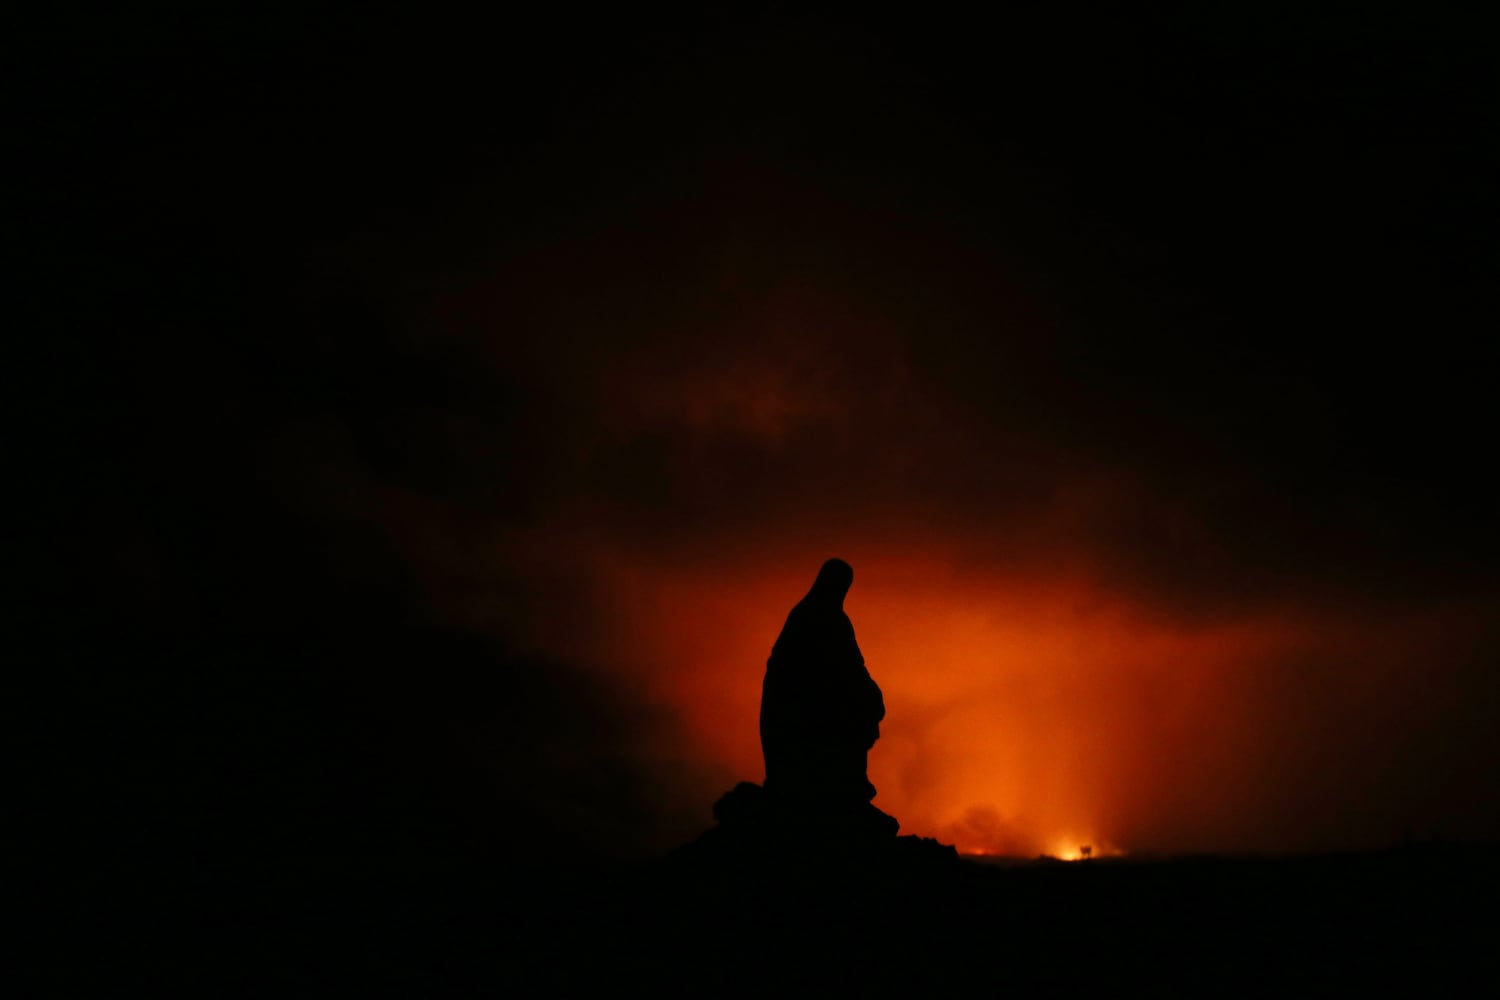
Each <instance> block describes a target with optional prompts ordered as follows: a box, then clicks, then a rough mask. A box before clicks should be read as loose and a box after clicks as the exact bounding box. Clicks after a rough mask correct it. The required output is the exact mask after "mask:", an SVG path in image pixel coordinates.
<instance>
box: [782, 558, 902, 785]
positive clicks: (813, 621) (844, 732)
mask: <svg viewBox="0 0 1500 1000" xmlns="http://www.w3.org/2000/svg"><path fill="white" fill-rule="evenodd" d="M853 578H854V574H853V570H851V569H850V568H849V565H848V564H847V563H845V562H843V561H841V560H838V559H830V560H829V561H828V562H827V563H825V564H824V565H823V569H822V571H820V572H819V574H818V579H817V581H816V582H814V584H813V587H812V590H810V591H809V592H808V594H807V596H806V597H804V598H803V599H802V600H801V601H800V602H798V604H797V606H796V607H794V608H793V609H792V611H791V614H789V615H788V616H787V619H786V625H785V626H784V627H783V628H782V630H781V635H780V637H778V638H777V640H776V644H775V645H774V646H773V647H772V648H771V656H770V659H769V660H768V661H767V663H766V677H765V683H764V686H763V688H762V692H761V703H760V741H761V750H762V752H763V753H764V754H765V759H766V791H767V793H769V794H774V795H776V796H778V797H785V798H794V799H798V800H802V801H805V802H807V803H809V804H819V805H824V806H830V807H839V806H858V805H862V804H864V803H868V802H869V801H870V799H872V798H874V797H875V787H874V786H873V785H871V784H870V782H869V779H868V778H867V777H866V775H865V768H866V760H867V755H868V753H869V750H870V748H871V747H872V746H874V745H875V741H876V740H877V739H879V738H880V722H881V720H882V719H884V718H885V702H884V699H883V698H882V697H881V694H880V688H879V686H878V685H876V683H875V681H874V680H873V679H872V678H871V677H870V673H869V671H868V670H866V669H865V658H864V656H863V654H861V653H860V650H859V643H858V642H857V641H856V640H855V638H854V626H853V624H852V623H851V622H850V621H849V616H848V615H846V614H845V613H844V597H845V595H846V594H847V593H848V590H849V585H850V584H851V583H852V582H853Z"/></svg>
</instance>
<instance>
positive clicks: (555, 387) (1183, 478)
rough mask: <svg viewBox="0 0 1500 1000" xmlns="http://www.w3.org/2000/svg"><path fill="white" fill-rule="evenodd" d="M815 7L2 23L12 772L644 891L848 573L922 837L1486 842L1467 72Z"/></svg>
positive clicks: (131, 819)
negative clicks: (14, 630) (642, 873)
mask: <svg viewBox="0 0 1500 1000" xmlns="http://www.w3.org/2000/svg"><path fill="white" fill-rule="evenodd" d="M798 6H799V5H786V6H785V7H777V6H774V5H773V6H770V7H766V8H752V9H747V10H745V11H742V12H738V13H714V14H704V13H695V14H693V15H691V16H675V15H670V16H669V15H665V14H663V15H654V16H646V15H643V14H640V13H639V12H631V13H629V14H622V13H616V14H614V15H610V16H609V17H607V18H604V19H600V18H598V17H596V16H594V15H590V14H586V13H584V12H581V11H578V12H572V13H566V14H564V13H558V14H557V15H555V16H553V17H550V18H546V17H543V16H542V15H528V16H523V17H520V18H518V17H517V15H516V14H515V13H514V12H512V11H509V10H506V9H503V8H502V7H500V6H497V7H495V8H494V9H493V10H492V11H491V12H490V13H489V14H487V15H483V16H479V17H475V16H473V15H469V16H467V17H464V18H460V17H458V16H456V15H455V16H449V15H448V14H446V13H443V12H441V11H440V9H439V8H438V7H437V6H429V5H422V6H421V8H420V10H419V11H418V10H416V9H415V8H414V9H413V10H407V11H398V10H396V9H395V8H393V7H389V6H385V5H360V6H359V7H357V8H355V9H353V10H351V11H349V12H346V13H339V12H337V11H335V10H332V9H325V8H324V7H322V6H320V5H317V4H294V5H285V7H284V9H282V8H278V7H277V6H276V5H251V6H246V7H244V8H243V9H242V10H239V11H238V12H235V13H226V12H225V11H223V10H219V11H216V12H214V13H204V11H203V10H202V9H200V7H199V5H181V6H180V7H178V8H176V9H173V8H172V7H170V6H167V5H160V6H158V5H150V4H148V5H145V6H144V7H141V6H139V5H126V7H124V8H121V9H120V10H115V11H110V12H106V13H101V14H97V15H86V14H80V13H76V12H75V13H72V14H52V15H45V16H46V17H48V18H49V20H48V22H47V23H45V24H44V23H35V24H32V25H30V26H27V27H26V28H25V30H24V31H22V33H21V36H20V37H22V39H23V40H24V41H25V43H26V44H25V46H24V48H25V49H26V52H27V57H26V59H25V60H24V62H23V64H22V77H23V80H22V90H23V93H24V95H25V98H26V104H27V105H28V106H29V111H28V113H27V114H26V115H25V116H23V120H22V121H21V122H20V125H19V128H18V130H17V131H16V132H14V133H13V135H12V139H13V141H16V142H17V144H18V147H19V148H20V149H21V151H22V153H23V156H22V158H21V159H22V162H23V165H24V166H25V167H26V169H27V171H28V173H27V176H26V178H25V182H24V184H23V185H17V186H16V187H15V188H14V189H13V192H12V193H13V195H16V196H18V197H19V200H20V201H21V202H22V207H21V210H20V213H19V218H18V221H17V222H16V223H15V228H14V231H15V232H17V233H18V234H19V236H20V241H19V245H20V247H21V251H20V254H19V256H18V261H17V263H15V264H14V265H13V268H12V272H11V273H12V278H13V279H14V280H15V281H16V286H15V287H16V289H17V298H16V300H15V302H14V303H13V309H14V310H16V311H17V312H18V313H19V315H20V317H21V320H22V323H21V324H20V327H21V328H23V329H24V330H25V332H24V333H23V334H22V336H21V338H20V339H21V340H22V341H23V342H24V344H25V345H26V346H24V347H22V348H21V351H22V356H23V357H26V358H30V357H32V356H33V354H34V355H35V356H36V358H37V359H38V360H39V361H40V364H37V365H35V366H29V367H28V369H27V370H34V371H35V372H36V373H37V374H36V376H35V377H28V378H27V379H26V382H27V386H26V388H25V390H24V391H23V393H22V395H21V397H20V398H21V399H22V400H23V402H24V412H23V414H22V417H21V419H20V421H19V423H18V424H17V425H15V429H16V430H17V431H18V433H17V434H16V437H18V438H19V443H20V447H21V451H22V460H23V461H24V462H27V463H31V464H33V465H34V467H35V469H36V470H37V471H36V473H35V474H34V475H28V476H27V477H26V478H25V482H26V485H25V486H24V487H23V489H24V492H25V496H26V497H27V498H28V499H29V500H32V501H34V504H35V510H36V513H35V515H34V516H33V518H32V519H31V520H30V521H29V523H28V524H27V525H26V527H25V528H24V529H23V530H21V531H20V532H19V533H18V534H19V540H20V545H21V547H22V549H23V550H24V551H23V554H24V555H25V556H29V557H32V558H29V559H28V560H27V562H26V565H27V566H35V567H36V568H35V569H34V570H28V571H27V572H26V573H25V574H24V578H23V579H22V580H21V581H20V585H21V593H22V598H21V600H20V601H19V602H17V606H19V607H20V608H22V611H23V615H24V617H25V619H26V621H27V624H28V625H29V626H30V628H31V630H32V632H31V634H35V635H37V636H38V637H39V641H38V642H37V644H36V646H35V649H36V652H35V654H34V655H30V658H29V660H28V662H31V663H34V664H35V670H34V673H35V675H36V676H38V677H44V678H46V679H47V680H50V681H56V682H58V683H54V684H52V685H50V686H49V689H50V690H51V691H52V693H51V694H50V695H49V698H50V705H51V707H53V708H54V709H56V711H55V712H52V713H47V715H46V717H45V718H43V717H40V716H39V717H38V718H37V719H36V720H35V721H32V720H25V721H22V722H21V724H20V729H19V731H20V732H21V734H22V736H23V738H24V739H25V740H26V741H28V742H27V745H28V746H29V747H30V751H29V752H30V753H31V754H32V759H34V760H37V761H39V762H41V763H42V764H43V765H44V766H43V767H41V768H38V769H37V771H36V773H37V774H38V775H39V777H38V778H37V783H38V784H39V785H46V786H48V787H57V788H65V789H67V795H68V797H69V801H70V802H71V803H72V804H73V807H74V808H76V809H79V810H80V814H81V815H87V816H88V817H89V825H90V826H96V825H97V826H108V827H110V828H111V829H115V830H118V831H119V833H118V837H119V839H120V841H121V843H122V844H126V845H127V846H129V845H133V846H135V847H138V848H141V849H144V850H146V851H148V852H160V853H162V854H167V853H180V852H182V851H184V850H201V851H203V852H204V853H205V856H208V855H211V854H212V853H213V852H214V851H215V850H216V849H217V848H218V847H221V846H223V845H224V844H230V845H234V846H236V847H240V848H243V847H244V846H245V845H254V848H255V850H256V851H258V852H264V853H266V854H268V855H272V856H278V857H287V856H293V855H295V856H298V857H327V858H333V857H339V858H347V857H349V856H351V855H358V854H359V853H360V852H361V851H364V852H367V853H369V854H371V855H376V854H378V855H381V856H383V857H390V856H391V854H392V851H391V848H392V845H403V846H405V847H408V848H410V850H411V852H412V854H413V856H415V855H416V854H418V853H420V852H422V851H431V852H433V853H437V854H442V853H444V852H446V851H447V850H448V848H449V846H451V845H452V844H457V843H462V844H465V845H467V847H466V848H465V849H466V850H472V851H478V852H494V853H499V854H505V853H507V852H516V851H526V852H532V853H533V854H535V853H538V852H540V853H542V854H547V855H549V856H550V855H552V854H559V855H561V854H569V855H586V856H618V857H639V856H642V855H644V854H646V853H649V852H651V851H656V850H660V849H664V848H666V847H670V846H672V845H673V844H675V843H680V842H682V841H683V840H685V839H687V838H689V837H691V836H692V835H693V834H695V833H696V832H697V831H698V830H700V829H701V828H703V827H704V826H706V825H708V823H709V822H710V814H709V808H710V806H711V804H712V802H713V800H714V799H715V798H716V797H717V796H718V795H719V794H721V793H722V792H723V791H725V790H727V789H728V788H729V787H730V786H731V785H732V784H733V783H734V782H735V781H736V780H740V779H749V780H759V779H760V778H761V775H762V772H761V762H760V756H759V745H758V742H757V733H756V723H755V719H756V710H757V705H758V699H759V693H760V683H761V678H762V674H763V671H764V665H765V658H766V656H767V654H768V653H769V650H770V646H771V643H772V641H773V640H774V639H775V637H776V634H777V632H778V630H779V629H780V627H781V624H782V622H783V620H784V618H785V615H786V613H787V611H788V610H789V609H790V608H791V606H792V605H793V604H794V603H795V602H796V601H797V600H798V599H799V598H800V597H801V596H802V595H803V594H804V593H805V592H806V589H807V587H808V586H809V585H810V584H811V582H812V579H813V577H814V575H815V574H816V572H817V569H818V566H819V565H820V564H821V563H822V561H823V560H824V559H826V558H828V557H830V556H840V557H842V558H844V559H846V560H848V561H849V562H850V563H851V564H852V565H853V567H854V570H855V583H854V587H853V590H852V591H851V593H850V597H849V601H848V605H847V609H848V611H849V613H850V616H851V618H852V620H853V623H854V626H855V629H856V632H857V634H858V636H859V640H860V643H861V646H862V648H863V651H864V655H865V657H866V660H867V663H868V666H869V668H870V671H871V673H872V675H873V676H874V677H875V679H876V680H877V681H878V682H879V683H880V684H881V686H882V687H883V689H884V691H885V699H886V704H887V707H888V713H889V714H888V717H887V720H886V723H885V724H884V726H883V730H882V733H883V735H882V739H881V741H880V743H879V744H877V746H876V748H875V749H874V751H873V752H872V754H871V778H872V780H873V781H874V783H875V784H876V786H877V787H878V788H879V790H880V793H879V797H878V798H877V799H876V805H878V806H880V807H881V808H883V809H885V810H886V811H887V812H890V813H893V814H894V815H896V816H897V817H898V818H899V819H901V821H902V824H903V832H907V833H920V834H924V835H928V836H938V837H941V838H942V839H944V840H945V841H948V842H953V843H957V844H958V846H959V847H960V848H961V849H963V850H966V851H985V852H992V853H1010V854H1020V855H1027V856H1032V855H1035V854H1037V853H1041V852H1048V853H1053V854H1064V855H1066V854H1067V853H1069V852H1070V851H1072V850H1073V849H1074V848H1075V847H1076V846H1077V845H1079V844H1085V843H1088V844H1092V845H1095V849H1096V851H1099V852H1100V853H1107V852H1111V851H1119V852H1129V853H1132V854H1141V853H1153V852H1166V853H1171V852H1184V851H1215V852H1217V851H1222V852H1236V851H1263V852H1290V851H1307V850H1347V849H1361V848H1370V847H1380V846H1387V845H1393V844H1398V843H1403V842H1410V841H1454V840H1458V841H1474V840H1486V839H1493V838H1495V837H1497V836H1500V798H1497V796H1496V794H1495V789H1496V787H1497V779H1500V726H1497V724H1496V723H1497V721H1500V672H1497V671H1500V632H1497V627H1496V610H1497V595H1500V574H1497V571H1500V533H1497V530H1496V526H1495V514H1494V512H1495V510H1496V506H1497V499H1500V498H1497V495H1496V490H1495V487H1494V485H1493V484H1492V482H1491V480H1492V478H1493V477H1492V470H1491V466H1492V465H1493V463H1494V456H1493V452H1494V445H1493V440H1492V439H1493V436H1494V434H1493V432H1494V425H1495V421H1494V419H1493V413H1494V384H1495V378H1496V372H1497V360H1500V358H1497V350H1496V347H1495V337H1494V331H1495V330H1496V329H1500V323H1497V317H1496V315H1495V313H1496V309H1495V287H1496V286H1495V272H1496V265H1497V263H1500V255H1497V242H1496V237H1497V233H1500V193H1497V181H1496V178H1497V177H1500V121H1497V118H1496V107H1497V105H1496V101H1495V96H1496V94H1497V93H1500V87H1497V80H1496V70H1495V67H1496V62H1495V59H1494V57H1493V45H1492V44H1491V43H1492V40H1493V35H1492V34H1490V33H1489V32H1488V31H1487V30H1486V29H1485V26H1483V25H1481V24H1478V23H1475V22H1473V21H1472V20H1466V19H1464V18H1461V17H1459V16H1458V15H1456V14H1454V13H1453V12H1451V11H1445V10H1444V9H1443V8H1442V5H1434V4H1423V5H1420V6H1419V5H1409V6H1407V7H1404V8H1399V9H1398V8H1391V9H1389V10H1385V9H1382V10H1375V9H1372V8H1371V7H1370V6H1369V5H1364V4H1347V5H1317V4H1313V5H1309V4H1302V3H1298V4H1292V3H1285V4H1282V3H1255V4H1249V3H1244V4H1227V5H1226V4H1217V5H1212V6H1213V10H1212V11H1206V10H1203V9H1200V5H1181V6H1180V8H1179V9H1177V10H1175V11H1172V12H1170V13H1158V14H1153V15H1145V14H1141V13H1138V12H1130V11H1123V10H1122V11H1116V12H1114V13H1109V14H1101V13H1099V12H1098V11H1094V10H1091V9H1084V8H1080V7H1075V6H1072V5H1060V4H1043V5H1035V6H1031V5H1021V6H1019V7H1017V8H1016V9H1015V10H1013V11H1011V12H1009V13H997V14H993V15H992V16H991V17H990V18H989V19H988V20H983V21H976V20H971V19H969V18H968V17H961V16H958V15H957V14H949V15H944V14H940V13H937V12H936V11H932V12H929V11H928V9H927V8H925V7H924V8H921V10H918V9H917V8H915V7H913V8H910V9H909V10H908V11H907V12H906V13H905V14H904V15H899V16H898V15H891V16H886V15H873V14H870V13H868V12H863V13H859V14H857V15H855V14H851V15H849V16H845V17H833V16H827V17H812V16H806V15H801V14H799V13H797V9H798ZM28 467H31V466H30V465H29V466H28ZM43 775H44V777H43ZM434 845H437V846H434ZM239 853H244V852H243V851H241V852H239ZM398 853H399V852H398ZM444 856H446V854H445V855H444Z"/></svg>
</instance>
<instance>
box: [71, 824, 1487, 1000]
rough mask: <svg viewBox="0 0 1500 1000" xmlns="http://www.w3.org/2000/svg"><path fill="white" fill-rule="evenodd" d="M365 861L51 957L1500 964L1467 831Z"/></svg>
mask: <svg viewBox="0 0 1500 1000" xmlns="http://www.w3.org/2000/svg"><path fill="white" fill-rule="evenodd" d="M355 867H356V868H359V870H353V869H345V870H339V869H338V867H337V865H333V864H330V865H329V866H327V867H326V869H324V870H322V872H321V874H320V875H318V876H317V877H312V878H310V877H309V874H308V871H307V870H303V871H302V872H301V873H300V874H297V873H295V872H294V871H293V870H292V868H291V867H286V868H283V869H281V870H282V871H283V875H282V876H281V877H278V876H277V874H276V870H277V866H274V865H273V866H268V867H267V868H266V869H264V871H263V872H262V877H260V878H258V879H256V880H255V881H254V883H253V884H249V883H245V884H240V885H238V886H237V887H236V888H234V889H233V890H232V891H228V890H227V887H225V886H223V885H216V884H215V880H214V879H213V877H212V874H213V873H211V872H204V873H202V879H201V881H200V882H199V883H198V884H197V888H196V889H194V888H193V887H191V886H183V885H179V886H178V888H177V889H175V890H171V893H175V894H176V895H175V898H165V897H164V898H158V899H155V900H153V902H154V903H155V904H157V905H156V906H155V907H154V909H153V910H150V911H142V912H139V913H135V914H129V913H121V912H114V909H113V908H112V906H111V905H110V903H109V901H107V900H106V901H95V903H94V904H92V912H90V913H87V914H86V915H85V916H86V921H85V922H86V923H90V924H91V925H92V926H91V927H90V928H89V930H90V932H89V933H86V934H84V935H82V936H81V937H80V938H79V939H78V944H77V946H76V947H74V948H71V949H68V953H66V954H64V955H60V956H57V958H55V959H49V962H50V963H51V968H50V975H49V979H51V980H52V982H53V983H54V984H55V985H60V986H62V987H64V991H65V992H67V993H70V994H74V995H82V994H84V993H93V992H99V993H101V994H117V995H119V994H123V992H124V991H126V990H127V989H139V988H143V987H144V988H147V989H154V990H162V989H169V988H177V987H187V988H189V989H190V990H192V991H193V992H197V993H199V994H200V995H205V996H208V995H215V996H218V995H226V994H231V993H249V994H254V995H265V996H288V995H344V994H350V995H360V994H366V995H368V994H371V993H377V994H394V995H404V996H412V997H418V996H433V995H464V996H471V995H486V994H494V995H527V994H532V993H563V994H582V993H590V994H596V995H597V994H608V993H613V992H615V991H630V992H632V993H635V992H639V991H641V990H649V991H650V992H648V993H646V994H645V995H650V993H672V994H677V993H687V994H693V995H703V996H708V995H718V994H735V995H744V994H773V993H774V994H778V995H779V994H781V993H787V994H791V995H803V994H805V993H807V992H808V991H810V990H811V991H817V992H828V993H834V994H836V995H861V994H897V995H907V996H924V995H934V994H969V993H999V992H1001V991H1005V992H1015V991H1020V992H1021V993H1022V994H1023V995H1025V994H1034V993H1059V994H1071V995H1102V991H1114V990H1120V989H1126V988H1132V989H1134V988H1141V989H1147V990H1151V991H1154V992H1161V991H1166V992H1167V994H1168V995H1223V994H1225V993H1233V994H1261V995H1272V994H1277V995H1280V994H1285V993H1291V994H1294V995H1306V994H1325V993H1349V992H1353V991H1365V990H1374V989H1387V988H1392V987H1394V988H1398V989H1401V990H1403V991H1418V990H1420V991H1421V992H1422V993H1423V994H1428V993H1429V991H1433V990H1439V991H1442V992H1444V993H1445V994H1446V993H1450V992H1452V993H1458V992H1461V993H1462V994H1465V995H1467V994H1471V993H1472V994H1474V995H1494V991H1495V989H1496V987H1500V936H1497V929H1500V928H1497V920H1496V890H1497V888H1500V864H1497V858H1496V856H1495V855H1494V854H1493V853H1491V852H1489V851H1486V850H1481V849H1474V848H1462V849H1460V848H1403V849H1400V850H1393V851H1388V852H1381V853H1373V854H1363V855H1343V856H1325V857H1299V858H1290V859H1274V860H1273V859H1227V858H1191V859H1174V860H1163V861H1129V860H1122V861H1111V860H1094V861H1089V862H1074V863H1063V862H1044V861H1043V862H1036V863H1031V864H1023V865H1015V866H1006V867H999V866H993V865H985V864H981V863H977V862H970V861H954V862H951V863H941V862H940V861H939V860H938V859H926V858H924V859H922V860H921V861H920V862H919V863H915V864H908V863H901V864H888V863H886V862H884V861H879V860H876V861H872V860H870V859H868V858H865V859H859V858H848V857H843V858H830V859H816V860H815V859H813V858H810V857H800V858H797V859H790V860H789V859H782V860H780V861H778V862H776V863H775V864H774V865H770V864H756V865H723V864H718V863H708V864H700V863H681V862H680V859H678V860H675V861H674V860H669V861H661V862H655V863H652V864H648V865H640V866H630V867H622V866H616V867H609V868H600V867H597V866H573V867H568V868H563V869H557V868H551V867H548V868H534V869H524V868H505V869H501V868H493V869H490V870H467V871H458V870H453V871H447V872H430V873H428V874H426V875H423V876H416V875H414V874H413V873H411V872H409V871H408V872H406V873H405V874H404V875H402V876H394V875H391V873H387V875H388V876H389V877H382V876H381V874H380V872H379V871H378V869H377V868H374V867H361V866H355ZM142 888H143V889H145V890H146V891H147V894H148V895H149V893H150V890H151V887H150V886H145V887H142ZM162 892H164V893H167V892H168V891H167V890H165V889H163V890H162ZM171 893H168V896H170V895H171ZM123 898H124V897H122V899H123ZM1096 991H1100V992H1096Z"/></svg>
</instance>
